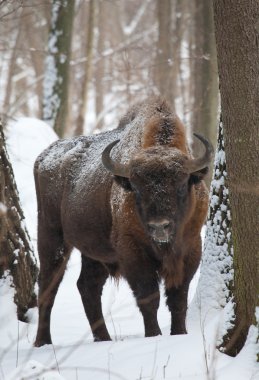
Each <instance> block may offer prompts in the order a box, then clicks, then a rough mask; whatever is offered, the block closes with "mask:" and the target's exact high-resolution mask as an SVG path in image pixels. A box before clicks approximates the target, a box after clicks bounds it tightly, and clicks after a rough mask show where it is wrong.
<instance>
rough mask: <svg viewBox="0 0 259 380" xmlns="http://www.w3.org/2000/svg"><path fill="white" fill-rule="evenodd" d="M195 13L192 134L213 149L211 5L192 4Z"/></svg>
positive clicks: (215, 107) (203, 1) (215, 100)
mask: <svg viewBox="0 0 259 380" xmlns="http://www.w3.org/2000/svg"><path fill="white" fill-rule="evenodd" d="M194 12H195V14H194V16H195V17H194V23H195V25H194V30H195V33H194V38H195V46H194V65H193V72H192V78H193V81H194V88H193V89H194V93H193V109H192V115H193V117H192V126H193V130H194V131H195V132H199V133H201V134H202V135H204V136H206V137H207V138H208V139H209V140H210V141H211V142H212V144H213V145H216V140H217V115H218V92H219V91H218V71H217V55H216V41H215V34H214V22H213V8H212V3H211V2H210V1H208V0H195V9H194ZM193 143H194V152H195V154H197V155H198V156H199V155H200V154H202V152H201V151H200V144H196V141H193ZM211 168H212V165H211ZM211 173H212V170H211ZM210 179H211V177H210V176H208V178H207V181H206V182H207V185H208V186H209V184H210Z"/></svg>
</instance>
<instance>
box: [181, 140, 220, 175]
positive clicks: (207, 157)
mask: <svg viewBox="0 0 259 380" xmlns="http://www.w3.org/2000/svg"><path fill="white" fill-rule="evenodd" d="M193 135H194V136H195V137H197V138H198V139H199V140H200V141H201V142H202V143H203V144H204V146H205V153H204V155H203V156H202V157H199V158H194V159H193V160H189V161H188V163H187V168H188V172H189V173H194V172H198V171H199V170H202V169H204V168H206V166H209V164H210V162H211V159H212V156H213V152H214V149H213V146H212V144H211V143H210V142H209V141H208V140H207V139H205V137H203V136H201V135H199V134H198V133H194V134H193Z"/></svg>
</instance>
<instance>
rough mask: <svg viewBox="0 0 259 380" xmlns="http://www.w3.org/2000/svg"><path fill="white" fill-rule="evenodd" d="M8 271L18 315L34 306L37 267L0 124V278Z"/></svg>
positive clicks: (22, 314) (23, 315)
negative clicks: (13, 289)
mask: <svg viewBox="0 0 259 380" xmlns="http://www.w3.org/2000/svg"><path fill="white" fill-rule="evenodd" d="M9 275H11V278H12V282H13V286H14V288H15V297H14V302H15V303H16V305H17V315H18V319H20V320H21V321H26V315H25V314H26V312H27V310H28V309H29V308H30V307H34V306H36V295H35V289H34V287H35V283H36V280H37V275H38V269H37V265H36V260H35V256H34V253H33V249H32V246H31V243H30V238H29V235H28V232H27V230H26V227H25V224H24V215H23V212H22V209H21V206H20V200H19V195H18V190H17V187H16V184H15V179H14V174H13V170H12V166H11V164H10V161H9V158H8V154H7V151H6V145H5V139H4V134H3V130H2V125H1V124H0V278H5V277H7V276H9Z"/></svg>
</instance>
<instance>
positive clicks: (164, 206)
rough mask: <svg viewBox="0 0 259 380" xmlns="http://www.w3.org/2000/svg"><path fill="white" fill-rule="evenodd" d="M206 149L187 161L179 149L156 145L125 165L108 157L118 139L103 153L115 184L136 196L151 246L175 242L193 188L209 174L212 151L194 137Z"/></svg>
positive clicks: (210, 146) (184, 220) (186, 218)
mask: <svg viewBox="0 0 259 380" xmlns="http://www.w3.org/2000/svg"><path fill="white" fill-rule="evenodd" d="M195 136H196V137H197V138H198V139H199V140H201V141H202V143H203V144H204V146H205V153H204V155H203V156H202V157H200V158H195V159H193V158H190V157H188V156H187V155H186V154H184V153H183V152H181V151H180V150H179V149H176V148H169V147H164V146H155V147H150V148H146V149H142V150H140V152H139V153H138V154H136V156H135V157H134V158H132V159H131V160H130V161H129V163H127V164H126V165H124V164H121V163H119V162H116V161H115V160H113V159H112V158H111V157H110V152H111V149H112V148H113V147H114V145H116V144H117V143H118V142H119V140H117V141H114V142H112V143H111V144H109V145H108V146H107V147H106V148H105V149H104V151H103V154H102V162H103V164H104V166H105V167H106V169H108V170H109V171H110V172H111V173H112V174H113V175H114V176H115V179H116V181H117V182H118V183H119V184H120V185H121V186H122V187H123V188H124V189H125V190H126V191H132V192H133V193H134V195H135V201H136V208H137V211H138V214H139V217H140V220H141V222H142V224H143V226H144V228H145V230H146V232H147V233H148V235H149V236H150V238H151V240H152V241H153V243H155V244H157V245H159V246H161V245H165V244H170V243H171V242H172V241H176V240H177V235H179V234H180V231H181V230H182V226H183V225H184V224H185V223H186V220H188V215H190V213H191V210H192V208H193V202H194V200H193V199H194V188H193V185H194V184H197V183H198V182H199V181H201V180H202V179H203V177H204V175H205V174H206V173H207V171H208V165H209V162H210V160H211V156H212V152H213V148H212V145H211V144H210V143H209V142H208V141H207V140H206V139H205V138H204V137H202V136H200V135H198V134H195Z"/></svg>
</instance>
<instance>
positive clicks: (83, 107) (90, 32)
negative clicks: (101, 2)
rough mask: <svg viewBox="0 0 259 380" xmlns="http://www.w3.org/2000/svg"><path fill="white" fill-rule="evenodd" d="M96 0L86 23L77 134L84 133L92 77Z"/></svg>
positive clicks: (90, 2)
mask: <svg viewBox="0 0 259 380" xmlns="http://www.w3.org/2000/svg"><path fill="white" fill-rule="evenodd" d="M95 8H96V1H94V0H90V1H89V11H88V21H87V23H86V41H87V42H86V61H85V68H84V75H83V80H82V93H81V94H80V96H79V111H78V118H77V122H76V129H75V133H74V134H75V135H82V134H83V132H84V125H85V116H86V113H87V106H88V97H89V85H90V81H91V77H92V60H93V48H94V47H93V43H94V26H95V13H96V10H95Z"/></svg>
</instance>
